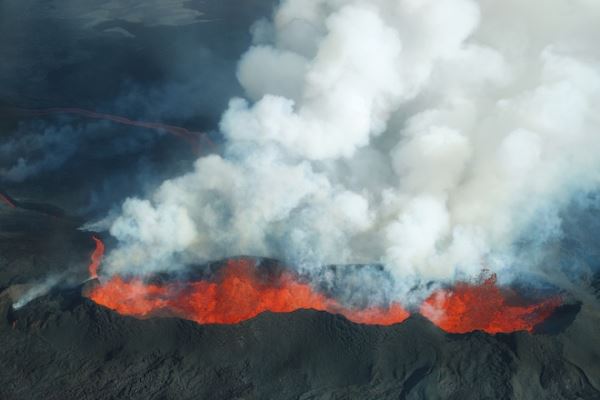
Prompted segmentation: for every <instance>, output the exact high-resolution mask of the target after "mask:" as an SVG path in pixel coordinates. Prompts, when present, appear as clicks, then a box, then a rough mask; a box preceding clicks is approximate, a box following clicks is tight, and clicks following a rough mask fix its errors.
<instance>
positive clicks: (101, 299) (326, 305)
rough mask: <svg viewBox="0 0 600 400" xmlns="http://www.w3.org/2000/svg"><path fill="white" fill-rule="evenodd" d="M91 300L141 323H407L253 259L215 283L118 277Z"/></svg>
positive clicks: (397, 310) (234, 264) (397, 313)
mask: <svg viewBox="0 0 600 400" xmlns="http://www.w3.org/2000/svg"><path fill="white" fill-rule="evenodd" d="M88 296H89V298H90V299H91V300H93V301H94V302H96V303H97V304H100V305H103V306H105V307H107V308H110V309H112V310H114V311H116V312H118V313H119V314H123V315H131V316H134V317H137V318H148V317H153V316H161V315H170V316H176V317H180V318H184V319H189V320H192V321H196V322H198V323H201V324H235V323H238V322H241V321H245V320H248V319H250V318H253V317H255V316H257V315H258V314H260V313H263V312H265V311H271V312H276V313H288V312H292V311H295V310H298V309H314V310H320V311H326V312H330V313H334V314H342V315H344V316H345V317H346V318H348V319H349V320H351V321H354V322H357V323H362V324H371V325H393V324H396V323H400V322H402V321H404V320H405V319H406V318H408V316H409V313H408V312H407V311H405V310H404V309H403V308H402V307H400V305H398V304H392V305H391V306H390V307H389V308H377V307H374V308H367V309H362V310H352V309H349V308H346V307H343V306H341V305H340V304H339V303H338V302H336V301H335V300H333V299H330V298H328V297H326V296H325V295H324V294H322V293H319V292H317V291H315V290H314V289H313V288H312V287H311V286H310V285H309V284H307V283H303V282H300V281H299V279H298V278H297V277H296V276H295V275H294V274H292V273H291V272H282V273H281V274H279V275H277V276H274V275H269V276H264V274H263V275H261V274H260V273H259V271H258V269H257V268H256V265H255V261H254V260H251V259H235V260H230V261H228V262H227V264H226V265H225V266H224V267H223V269H222V270H221V271H220V273H219V274H218V275H217V277H216V279H213V280H206V281H205V280H200V281H192V282H168V283H162V284H153V283H145V282H143V281H142V280H140V279H132V280H125V279H123V278H122V277H119V276H114V277H112V278H111V279H110V280H108V281H107V282H104V283H102V284H100V285H98V286H96V287H95V288H93V289H92V290H91V292H90V293H89V295H88Z"/></svg>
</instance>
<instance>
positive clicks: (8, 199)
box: [0, 192, 17, 208]
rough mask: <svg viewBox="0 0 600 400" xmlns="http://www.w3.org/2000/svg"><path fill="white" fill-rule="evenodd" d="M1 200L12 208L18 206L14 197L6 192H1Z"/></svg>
mask: <svg viewBox="0 0 600 400" xmlns="http://www.w3.org/2000/svg"><path fill="white" fill-rule="evenodd" d="M0 201H2V202H3V203H5V204H6V205H7V206H9V207H10V208H17V203H16V202H15V201H14V200H13V199H12V197H10V196H9V195H8V194H6V193H4V192H0Z"/></svg>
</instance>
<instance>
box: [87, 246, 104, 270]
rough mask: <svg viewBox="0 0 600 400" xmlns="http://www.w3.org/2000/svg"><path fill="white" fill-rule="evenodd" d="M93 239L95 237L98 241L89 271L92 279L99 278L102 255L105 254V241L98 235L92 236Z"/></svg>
mask: <svg viewBox="0 0 600 400" xmlns="http://www.w3.org/2000/svg"><path fill="white" fill-rule="evenodd" d="M92 239H94V242H95V243H96V248H95V249H94V252H93V253H92V255H91V257H90V258H91V262H90V266H89V267H88V271H89V273H90V279H96V278H98V268H99V267H100V263H101V262H102V257H103V256H104V243H103V242H102V240H100V239H98V238H97V237H96V236H92Z"/></svg>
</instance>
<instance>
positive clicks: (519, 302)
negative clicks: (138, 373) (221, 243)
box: [87, 237, 561, 333]
mask: <svg viewBox="0 0 600 400" xmlns="http://www.w3.org/2000/svg"><path fill="white" fill-rule="evenodd" d="M94 240H95V241H96V250H95V251H94V253H93V254H92V260H91V264H90V266H89V272H90V276H91V277H92V278H94V277H96V276H97V272H98V267H99V265H100V261H101V258H102V255H103V252H104V245H103V243H102V241H101V240H99V239H98V238H96V237H94ZM87 295H88V297H89V298H90V299H91V300H93V301H94V302H96V303H97V304H100V305H102V306H105V307H107V308H110V309H112V310H114V311H116V312H118V313H119V314H123V315H130V316H134V317H137V318H150V317H156V316H174V317H179V318H184V319H188V320H192V321H196V322H198V323H202V324H235V323H239V322H242V321H245V320H248V319H251V318H253V317H255V316H257V315H258V314H260V313H263V312H266V311H270V312H276V313H287V312H292V311H295V310H298V309H314V310H320V311H326V312H329V313H334V314H341V315H343V316H345V317H346V318H347V319H349V320H350V321H353V322H357V323H362V324H369V325H393V324H397V323H400V322H403V321H404V320H406V319H407V318H408V317H409V315H410V314H409V312H408V311H406V310H405V309H404V308H403V307H402V306H401V305H400V304H398V303H392V304H391V305H390V306H389V307H371V308H366V309H351V308H348V307H345V306H343V305H341V304H340V303H339V302H338V301H336V300H335V299H332V298H329V297H327V296H326V295H325V294H323V293H321V292H318V291H316V290H315V289H313V287H312V286H311V285H310V284H309V283H306V282H303V281H302V280H301V279H300V278H299V277H298V276H297V275H295V274H294V273H292V272H290V271H283V272H281V273H279V274H261V273H260V272H259V269H258V268H257V265H256V261H255V260H253V259H250V258H239V259H232V260H229V261H228V262H227V263H226V264H225V265H224V266H223V268H221V270H220V271H219V272H218V273H217V275H216V277H214V278H213V279H211V280H198V281H172V282H163V283H149V282H145V281H144V280H142V279H140V278H132V279H125V278H123V277H121V276H118V275H115V276H113V277H111V278H110V279H108V280H107V281H104V282H101V283H99V284H98V285H97V286H95V287H93V288H91V290H90V291H89V293H88V294H87ZM560 304H561V300H560V298H558V297H553V298H550V299H547V300H543V301H541V302H537V303H531V302H529V303H528V302H526V301H525V299H524V298H522V297H520V296H519V295H518V294H517V293H516V292H515V291H512V290H510V289H504V288H499V287H498V286H497V285H496V276H495V275H489V276H487V277H485V278H482V279H481V282H479V283H477V284H469V283H459V284H457V285H456V286H455V287H453V288H451V289H445V290H439V291H437V292H435V293H433V294H432V295H431V296H430V297H429V298H428V299H427V300H426V301H425V302H424V303H423V305H422V306H421V308H420V312H421V314H422V315H423V316H425V317H426V318H428V319H429V320H431V321H432V322H433V323H434V324H436V325H437V326H439V327H440V328H442V329H443V330H445V331H447V332H452V333H467V332H472V331H476V330H481V331H485V332H488V333H500V332H514V331H530V332H531V331H532V330H533V328H534V327H535V326H536V325H537V324H539V323H540V322H542V321H544V320H545V319H546V318H548V317H549V316H550V315H551V314H552V312H553V311H554V310H555V309H556V307H558V306H559V305H560Z"/></svg>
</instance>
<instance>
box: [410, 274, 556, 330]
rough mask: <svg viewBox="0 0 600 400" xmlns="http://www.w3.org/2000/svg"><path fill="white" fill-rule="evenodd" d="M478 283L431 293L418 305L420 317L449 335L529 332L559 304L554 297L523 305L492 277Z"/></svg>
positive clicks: (519, 298) (510, 291)
mask: <svg viewBox="0 0 600 400" xmlns="http://www.w3.org/2000/svg"><path fill="white" fill-rule="evenodd" d="M482 281H483V282H481V283H479V284H469V283H459V284H457V285H456V286H454V287H453V288H451V289H446V290H439V291H436V292H434V293H433V294H432V295H431V296H430V297H429V298H428V299H427V300H426V301H425V302H424V303H423V305H422V306H421V309H420V312H421V314H422V315H423V316H425V317H426V318H428V319H429V320H431V321H432V322H433V323H434V324H436V325H437V326H439V327H440V328H441V329H443V330H445V331H446V332H450V333H467V332H473V331H477V330H480V331H485V332H487V333H492V334H495V333H508V332H516V331H528V332H532V331H533V328H534V327H535V326H536V325H537V324H539V323H540V322H542V321H544V320H546V319H547V318H548V317H549V316H550V315H551V314H552V313H553V312H554V310H555V309H556V308H557V307H558V306H559V305H560V304H561V302H562V301H561V299H560V297H558V296H557V297H552V298H549V299H546V300H543V301H539V302H536V303H531V302H526V301H525V299H523V298H522V297H521V296H519V295H518V294H517V293H515V292H514V291H512V290H509V289H501V288H499V287H498V286H497V285H496V275H493V274H492V275H489V276H487V278H485V277H482Z"/></svg>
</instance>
